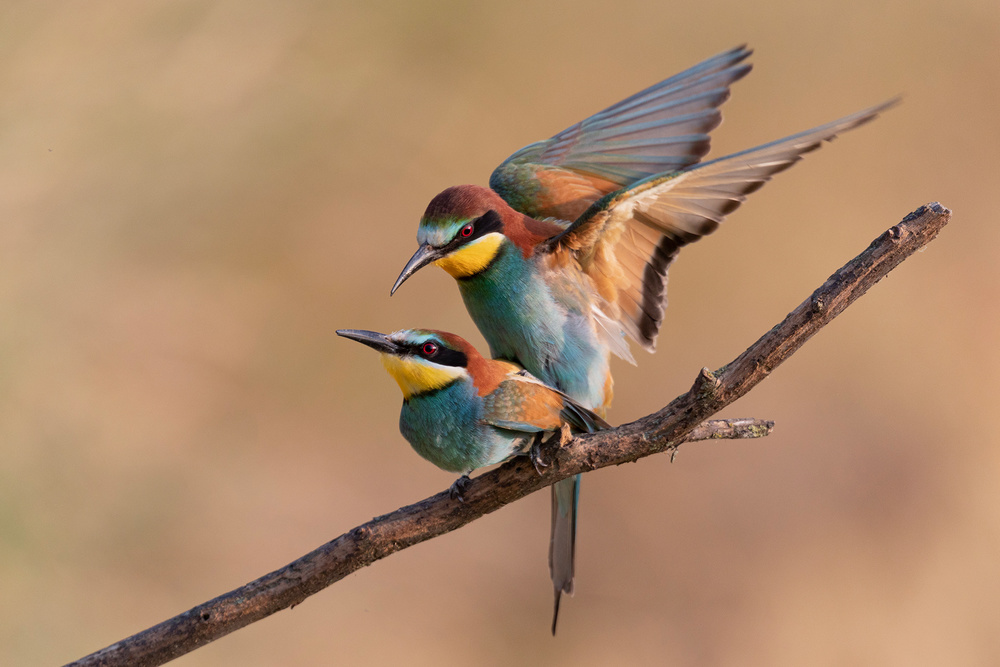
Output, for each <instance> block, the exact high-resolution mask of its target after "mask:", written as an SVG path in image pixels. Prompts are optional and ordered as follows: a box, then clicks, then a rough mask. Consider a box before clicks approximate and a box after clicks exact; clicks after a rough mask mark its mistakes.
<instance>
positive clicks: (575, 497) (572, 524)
mask: <svg viewBox="0 0 1000 667" xmlns="http://www.w3.org/2000/svg"><path fill="white" fill-rule="evenodd" d="M579 500H580V476H579V475H576V476H574V477H570V478H569V479H564V480H562V481H561V482H556V483H555V484H553V485H552V539H551V540H550V542H549V572H550V573H551V575H552V586H553V587H554V588H555V595H556V599H555V609H554V610H553V612H552V634H553V635H554V634H556V622H557V621H558V620H559V598H560V596H562V594H563V593H568V594H569V595H572V594H573V562H574V559H575V554H576V508H577V503H578V502H579Z"/></svg>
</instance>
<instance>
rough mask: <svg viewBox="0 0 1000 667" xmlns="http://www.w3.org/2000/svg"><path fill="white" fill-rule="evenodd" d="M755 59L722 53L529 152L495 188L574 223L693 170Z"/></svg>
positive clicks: (743, 52) (519, 204) (539, 213)
mask: <svg viewBox="0 0 1000 667" xmlns="http://www.w3.org/2000/svg"><path fill="white" fill-rule="evenodd" d="M750 53H751V51H750V50H749V49H747V48H746V47H745V46H740V47H737V48H735V49H731V50H729V51H726V52H724V53H720V54H718V55H716V56H714V57H712V58H709V59H708V60H706V61H704V62H702V63H700V64H698V65H695V66H694V67H692V68H690V69H688V70H686V71H684V72H681V73H680V74H677V75H675V76H672V77H670V78H669V79H666V80H664V81H661V82H660V83H657V84H655V85H653V86H650V87H649V88H647V89H645V90H643V91H641V92H639V93H636V94H635V95H632V96H631V97H629V98H627V99H624V100H622V101H621V102H618V103H616V104H613V105H612V106H610V107H608V108H607V109H605V110H604V111H601V112H599V113H596V114H594V115H593V116H591V117H589V118H587V119H585V120H582V121H580V122H579V123H576V124H575V125H573V126H571V127H568V128H566V129H565V130H563V131H562V132H560V133H559V134H557V135H555V136H554V137H552V138H551V139H547V140H545V141H539V142H536V143H533V144H529V145H528V146H525V147H524V148H522V149H521V150H519V151H517V152H516V153H514V154H513V155H511V156H510V157H508V158H507V159H506V160H504V162H503V163H502V164H501V165H500V166H499V167H497V168H496V170H494V172H493V174H492V176H491V177H490V187H491V188H493V189H494V190H495V191H496V192H497V193H498V194H499V195H500V196H501V197H503V198H504V199H505V200H506V201H507V203H508V204H510V205H511V206H512V207H513V208H514V209H516V210H518V211H520V212H521V213H524V214H525V215H529V216H531V217H533V218H539V219H541V218H548V217H554V218H559V219H562V220H575V219H576V218H577V217H579V215H580V214H581V213H583V211H584V210H586V208H587V207H588V206H589V205H590V204H591V203H593V202H594V201H596V200H597V199H599V198H600V197H602V196H603V195H605V194H607V193H609V192H613V191H615V190H618V189H619V188H621V187H623V186H626V185H628V184H630V183H633V182H635V181H637V180H639V179H642V178H645V177H646V176H649V175H650V174H658V173H661V172H664V171H676V170H679V169H682V168H684V167H686V166H689V165H691V164H694V163H696V162H697V161H698V160H700V159H701V157H702V156H703V155H705V154H706V153H707V152H708V148H709V137H708V133H709V132H711V131H712V130H713V129H715V128H716V127H717V126H718V125H719V123H720V122H722V114H721V112H720V111H719V108H718V107H719V106H720V105H721V104H722V103H723V102H725V101H726V100H727V99H728V98H729V86H730V84H732V83H733V82H734V81H737V80H738V79H740V78H742V77H743V76H745V75H746V73H747V72H749V71H750V65H748V64H741V63H742V61H743V60H745V59H746V58H747V57H748V56H749V55H750Z"/></svg>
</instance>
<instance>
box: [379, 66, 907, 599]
mask: <svg viewBox="0 0 1000 667" xmlns="http://www.w3.org/2000/svg"><path fill="white" fill-rule="evenodd" d="M749 55H750V51H749V50H747V49H746V48H744V47H739V48H736V49H733V50H731V51H728V52H725V53H722V54H719V55H717V56H715V57H713V58H710V59H708V60H706V61H705V62H703V63H701V64H699V65H696V66H695V67H693V68H691V69H689V70H687V71H685V72H682V73H681V74H678V75H676V76H674V77H671V78H669V79H667V80H665V81H662V82H660V83H658V84H656V85H654V86H652V87H650V88H647V89H646V90H644V91H641V92H639V93H637V94H635V95H633V96H632V97H629V98H628V99H625V100H623V101H621V102H618V103H617V104H614V105H612V106H610V107H608V108H607V109H605V110H604V111H601V112H599V113H597V114H595V115H593V116H591V117H590V118H587V119H586V120H583V121H581V122H579V123H576V124H575V125H572V126H570V127H569V128H567V129H566V130H563V131H562V132H560V133H559V134H557V135H555V136H554V137H552V138H551V139H548V140H545V141H540V142H536V143H533V144H530V145H528V146H526V147H524V148H522V149H521V150H519V151H517V152H516V153H514V154H513V155H511V156H510V157H509V158H507V159H506V160H505V161H504V162H503V163H502V164H501V165H500V166H499V167H497V169H496V170H495V171H494V172H493V174H492V176H491V177H490V187H489V188H485V187H481V186H477V185H459V186H456V187H451V188H448V189H447V190H445V191H444V192H442V193H440V194H439V195H437V196H436V197H434V199H433V200H431V202H430V204H429V205H428V207H427V210H426V212H425V213H424V216H423V218H422V219H421V220H420V225H419V228H418V230H417V242H418V244H419V247H418V248H417V251H416V252H415V253H414V254H413V257H411V258H410V260H409V262H407V264H406V266H405V267H404V268H403V271H402V272H401V273H400V275H399V278H398V279H397V280H396V283H395V285H393V287H392V292H395V291H396V289H397V288H399V286H400V285H401V284H402V283H403V281H405V280H406V279H407V278H409V277H410V276H411V275H413V273H414V272H416V271H417V270H418V269H420V268H421V267H424V266H426V265H428V264H432V263H433V264H437V265H438V266H440V267H441V268H443V269H444V270H445V271H447V272H448V273H450V274H451V275H452V276H453V277H455V278H456V279H457V281H458V285H459V290H460V292H461V294H462V298H463V299H464V301H465V305H466V307H467V308H468V311H469V314H470V315H471V316H472V319H473V320H474V321H475V323H476V325H477V326H478V327H479V330H480V331H481V332H482V334H483V336H484V337H485V338H486V340H487V342H488V343H489V346H490V352H491V354H492V356H494V357H497V358H501V359H509V360H512V361H517V362H518V363H519V364H521V365H522V366H523V367H524V368H526V369H527V370H528V371H529V372H530V373H532V374H533V375H535V376H537V377H538V378H539V379H541V380H542V381H543V382H545V383H547V384H549V385H551V386H553V387H556V388H557V389H559V390H561V391H563V392H565V393H566V394H568V395H569V396H571V397H572V398H574V399H575V400H576V401H578V402H579V403H580V404H581V405H583V406H585V407H587V408H590V409H591V410H594V411H595V412H597V413H600V414H604V410H605V409H606V408H607V407H608V405H609V404H610V402H611V396H612V380H611V373H610V368H609V366H610V364H609V362H610V355H611V354H615V355H617V356H619V357H621V358H623V359H625V360H627V361H629V362H630V363H635V361H634V359H633V358H632V355H631V352H630V350H629V346H628V342H627V340H626V338H631V339H632V340H634V341H636V342H637V343H639V345H640V346H641V347H643V348H644V349H646V350H647V351H649V352H652V351H654V348H655V345H656V337H657V334H658V332H659V329H660V323H661V322H662V319H663V310H664V307H665V306H666V285H667V269H668V267H669V266H670V264H671V262H672V261H673V259H674V258H675V257H676V255H677V253H678V251H679V249H680V248H681V247H682V246H684V245H686V244H688V243H691V242H693V241H696V240H698V239H699V238H701V237H702V236H705V235H707V234H709V233H711V232H713V231H714V230H715V229H716V228H718V226H719V224H720V223H721V222H722V220H723V218H724V217H725V216H726V215H727V214H729V213H731V212H732V211H733V210H734V209H736V208H737V207H738V206H739V205H740V204H741V203H742V202H743V201H744V200H745V199H746V196H747V195H748V194H749V193H751V192H754V191H755V190H758V189H759V188H760V187H761V186H763V185H764V183H766V182H767V181H768V180H770V178H771V176H772V175H774V174H776V173H777V172H780V171H783V170H785V169H787V168H789V167H791V166H792V165H793V164H795V163H796V162H798V161H799V160H800V159H801V157H802V155H803V154H804V153H807V152H809V151H812V150H815V149H816V148H818V147H819V146H820V144H821V143H822V142H823V141H829V140H831V139H833V138H834V137H835V136H837V134H839V133H841V132H844V131H846V130H849V129H852V128H854V127H857V126H858V125H861V124H863V123H866V122H868V121H870V120H872V119H873V118H875V117H876V116H877V115H878V113H879V112H881V111H883V110H884V109H886V108H888V107H889V106H891V105H892V104H894V101H892V102H888V103H886V104H882V105H879V106H876V107H873V108H871V109H867V110H865V111H861V112H858V113H855V114H852V115H850V116H846V117H844V118H841V119H840V120H836V121H834V122H832V123H828V124H826V125H821V126H819V127H816V128H813V129H811V130H807V131H805V132H801V133H799V134H795V135H792V136H789V137H786V138H784V139H780V140H778V141H775V142H772V143H769V144H765V145H762V146H758V147H757V148H752V149H750V150H746V151H743V152H740V153H736V154H733V155H729V156H727V157H722V158H719V159H716V160H712V161H710V162H705V163H701V164H698V161H699V160H700V159H701V157H702V156H703V155H705V154H706V153H707V152H708V148H709V137H708V132H710V131H711V130H712V129H714V128H715V127H716V126H717V125H718V124H719V123H720V122H721V114H720V111H719V109H718V107H719V106H720V105H721V104H722V103H723V102H724V101H725V100H726V99H727V98H728V97H729V85H730V84H731V83H733V82H734V81H736V80H738V79H740V78H741V77H743V76H744V75H745V74H746V73H747V72H748V71H749V69H750V66H749V65H747V64H744V63H743V62H742V61H743V60H745V59H746V58H747V56H749ZM578 482H579V480H578V479H577V480H572V479H571V480H565V481H563V482H559V483H558V484H556V485H554V486H553V491H552V497H553V517H554V522H553V526H552V540H551V542H550V552H549V563H550V567H551V574H552V580H553V585H554V586H555V591H556V606H557V609H558V600H559V595H560V592H568V593H571V592H572V588H573V553H574V549H573V545H572V540H573V539H574V536H575V523H576V518H575V514H576V500H577V498H578V493H577V491H578V489H577V488H576V485H577V484H578Z"/></svg>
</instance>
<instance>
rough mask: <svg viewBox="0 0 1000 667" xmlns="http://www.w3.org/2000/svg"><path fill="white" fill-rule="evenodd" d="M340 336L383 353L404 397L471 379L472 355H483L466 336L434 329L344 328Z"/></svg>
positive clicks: (340, 331)
mask: <svg viewBox="0 0 1000 667" xmlns="http://www.w3.org/2000/svg"><path fill="white" fill-rule="evenodd" d="M337 335H338V336H343V337H344V338H350V339H351V340H356V341H358V342H359V343H363V344H365V345H367V346H368V347H370V348H372V349H374V350H377V351H378V352H380V353H381V354H382V365H383V366H385V369H386V370H387V371H389V375H391V376H392V377H393V378H394V379H395V380H396V382H397V383H398V384H399V388H400V389H401V390H402V392H403V399H404V400H409V399H410V398H411V397H412V396H419V395H421V394H426V393H429V392H432V391H437V390H438V389H444V388H445V387H447V386H449V385H451V384H452V383H454V382H457V381H460V380H462V379H471V376H470V374H469V371H468V366H469V360H470V358H473V357H476V358H478V357H479V354H478V353H477V352H476V350H475V348H473V347H472V346H471V345H470V344H469V343H468V342H466V341H465V339H463V338H460V337H459V336H456V335H454V334H449V333H445V332H443V331H433V330H430V329H403V330H401V331H396V332H395V333H391V334H381V333H377V332H375V331H365V330H363V329H340V330H338V331H337Z"/></svg>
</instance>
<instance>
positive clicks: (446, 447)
mask: <svg viewBox="0 0 1000 667" xmlns="http://www.w3.org/2000/svg"><path fill="white" fill-rule="evenodd" d="M481 412H482V402H481V400H480V399H479V397H478V396H477V395H476V393H475V389H474V388H472V387H471V385H470V386H466V384H465V383H461V382H459V383H455V384H454V385H452V386H449V387H446V388H444V389H441V390H439V391H435V392H432V393H429V394H426V395H419V396H413V397H411V398H410V399H409V400H407V401H404V402H403V408H402V410H401V411H400V413H399V431H400V433H402V435H403V437H404V438H406V439H407V441H409V443H410V445H411V446H412V447H413V449H414V450H416V452H417V454H419V455H420V456H422V457H423V458H425V459H427V460H428V461H430V462H431V463H433V464H434V465H436V466H437V467H439V468H441V469H442V470H447V471H448V472H461V473H465V472H468V471H470V470H474V469H476V468H479V467H481V466H483V465H485V464H486V463H487V462H488V460H489V458H490V450H491V449H492V448H493V445H494V443H492V442H491V438H490V435H491V434H490V433H488V432H485V429H484V427H483V425H482V424H481V423H480V421H479V418H480V416H481Z"/></svg>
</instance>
